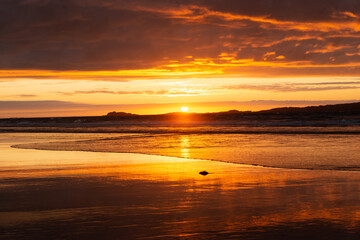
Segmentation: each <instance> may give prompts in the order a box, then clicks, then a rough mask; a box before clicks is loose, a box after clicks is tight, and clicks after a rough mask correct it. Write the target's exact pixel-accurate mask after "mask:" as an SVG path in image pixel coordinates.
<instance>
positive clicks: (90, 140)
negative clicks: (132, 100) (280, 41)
mask: <svg viewBox="0 0 360 240" xmlns="http://www.w3.org/2000/svg"><path fill="white" fill-rule="evenodd" d="M359 129H360V128H359V127H358V126H350V127H335V126H333V127H261V126H260V127H246V126H227V125H225V126H224V125H211V126H199V125H196V126H142V125H140V126H127V127H126V126H106V127H98V128H88V127H85V128H81V127H76V128H65V129H64V128H56V129H55V128H51V129H44V128H40V130H41V131H44V132H46V131H47V132H49V133H48V134H50V133H52V134H54V135H55V136H57V135H58V136H61V132H63V133H64V132H66V133H68V134H70V135H68V136H70V137H68V139H64V140H65V141H62V140H61V139H58V140H57V141H56V142H52V141H50V140H49V141H41V142H40V143H38V142H37V141H36V139H34V141H33V143H25V144H16V145H14V147H17V148H28V149H31V148H34V149H43V150H66V151H95V152H119V153H122V152H126V153H143V154H152V155H161V156H172V157H181V158H191V159H205V160H215V161H222V162H230V163H240V164H251V165H260V166H266V167H275V168H290V169H317V170H346V171H359V170H360V154H359V153H360V147H359V146H360V131H359ZM17 130H19V129H17ZM26 130H27V131H28V132H31V131H39V128H27V129H26ZM56 131H58V132H59V133H55V132H56ZM78 138H80V139H78Z"/></svg>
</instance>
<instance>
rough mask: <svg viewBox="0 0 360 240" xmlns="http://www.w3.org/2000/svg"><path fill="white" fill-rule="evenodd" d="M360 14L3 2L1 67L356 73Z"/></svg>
mask: <svg viewBox="0 0 360 240" xmlns="http://www.w3.org/2000/svg"><path fill="white" fill-rule="evenodd" d="M359 14H360V2H359V1H357V0H356V1H355V0H343V1H338V0H326V1H325V0H318V1H310V0H292V1H288V0H287V1H286V0H243V1H234V0H222V1H218V0H179V1H175V0H165V1H164V0H161V1H160V0H154V1H148V0H108V1H103V0H101V1H100V0H88V1H82V0H61V1H60V0H2V1H1V7H0V69H4V70H6V69H19V70H26V69H42V70H81V71H94V70H138V69H150V68H156V69H165V70H169V69H170V70H172V71H173V70H174V69H173V68H169V67H167V66H168V65H169V64H170V63H171V60H177V63H179V64H187V63H189V62H190V59H189V58H187V56H193V58H192V59H199V58H206V59H211V60H212V62H213V63H215V65H216V66H215V67H219V68H224V69H225V70H224V71H225V73H226V72H228V71H230V72H231V71H233V72H236V73H242V72H243V71H244V70H245V69H244V68H243V66H242V65H241V64H238V63H234V62H235V61H237V60H244V59H247V60H249V61H255V62H259V63H262V64H263V65H266V64H267V63H273V64H276V63H290V64H292V65H294V64H295V65H296V64H299V63H302V64H311V65H331V66H330V68H331V67H332V66H333V67H337V66H340V65H351V66H352V67H353V65H357V64H360V51H359V47H358V46H359V44H360V41H359V40H360V37H359V31H358V27H356V26H358V23H359V19H360V17H359ZM223 53H225V54H228V55H231V56H233V59H231V60H224V59H222V58H221V57H220V55H221V54H223ZM229 64H230V65H231V66H233V67H232V68H231V69H230V70H228V69H227V66H228V65H229ZM236 64H238V65H236ZM234 65H236V66H234ZM260 65H261V64H260ZM211 66H213V65H211ZM279 67H281V66H279ZM341 67H347V66H341ZM355 67H356V66H355ZM255 69H257V68H256V67H255ZM293 71H296V70H293ZM312 71H313V70H312V69H306V68H303V71H302V72H301V74H300V75H313V73H312ZM245 72H246V71H245ZM258 72H259V71H258V70H255V71H252V72H251V73H249V75H251V74H254V75H256V74H257V73H258ZM272 72H273V73H272V74H273V76H275V75H277V74H280V73H278V72H279V71H278V72H277V71H272ZM318 74H319V75H321V72H319V73H318ZM347 74H350V73H347ZM354 74H357V73H354ZM354 74H353V75H354ZM350 75H351V74H350ZM29 76H31V75H29ZM2 77H3V78H8V76H5V75H4V76H2ZM45 77H46V76H45ZM45 77H44V78H45ZM13 78H16V76H15V77H13ZM35 78H41V76H40V77H36V76H35ZM53 78H56V77H54V76H53ZM94 79H100V78H99V77H94ZM113 79H114V80H116V79H117V78H116V77H114V78H113Z"/></svg>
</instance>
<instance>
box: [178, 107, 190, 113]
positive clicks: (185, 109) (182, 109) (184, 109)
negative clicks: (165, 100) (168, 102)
mask: <svg viewBox="0 0 360 240" xmlns="http://www.w3.org/2000/svg"><path fill="white" fill-rule="evenodd" d="M180 109H181V111H182V112H187V111H189V108H188V107H181V108H180Z"/></svg>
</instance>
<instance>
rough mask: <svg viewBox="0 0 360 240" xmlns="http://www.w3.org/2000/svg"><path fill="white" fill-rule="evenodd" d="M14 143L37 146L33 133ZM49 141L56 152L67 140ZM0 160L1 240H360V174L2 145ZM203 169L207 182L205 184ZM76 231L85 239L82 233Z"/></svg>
mask: <svg viewBox="0 0 360 240" xmlns="http://www.w3.org/2000/svg"><path fill="white" fill-rule="evenodd" d="M9 135H10V136H14V137H16V139H20V136H21V137H22V138H24V136H25V137H26V136H28V137H27V138H28V139H33V138H34V136H33V134H32V133H29V134H23V133H15V134H9ZM60 135H61V134H60ZM72 135H73V134H68V135H67V134H62V136H72ZM39 136H43V137H42V139H45V138H46V139H48V138H49V135H46V134H38V135H37V138H39ZM57 136H58V135H57ZM93 136H96V135H93ZM14 137H13V138H14ZM51 140H52V141H54V142H53V144H54V143H55V142H56V141H60V140H63V138H59V139H54V138H53V139H51ZM169 140H170V139H168V140H167V143H169ZM179 140H180V145H181V149H184V150H185V149H186V150H188V149H195V150H196V151H198V150H199V148H197V147H198V146H199V143H197V145H192V144H194V143H192V139H191V137H190V136H183V135H181V136H180V137H179ZM22 141H23V140H22ZM152 141H154V140H152ZM204 141H205V140H204ZM206 142H208V139H206ZM11 144H14V143H13V142H12V143H11ZM56 144H59V142H57V143H56ZM106 144H107V146H109V143H108V142H107V143H106ZM112 144H115V145H118V144H117V143H116V142H115V143H114V142H113V143H112ZM142 144H144V143H143V142H142ZM157 144H158V143H157ZM8 145H10V143H9V144H8ZM69 145H70V144H69V142H67V146H69ZM72 145H74V144H72ZM98 145H99V142H97V144H94V145H92V146H93V147H94V146H98ZM33 146H34V145H33ZM57 146H59V145H57ZM127 146H129V145H127ZM152 148H153V147H152ZM171 149H172V148H171ZM183 153H186V152H183ZM0 154H1V156H5V155H6V156H7V157H6V159H7V161H6V162H2V161H0V167H2V171H0V199H1V200H2V201H1V200H0V206H1V207H2V209H9V210H7V211H6V210H5V211H4V210H3V211H2V212H1V214H2V215H1V216H2V217H0V228H1V229H2V230H3V229H5V231H2V232H1V231H0V239H23V236H25V234H26V236H29V238H32V239H40V238H44V239H46V237H47V236H48V235H49V234H53V235H54V234H56V235H57V236H59V238H62V239H74V238H76V239H92V238H94V237H93V236H96V237H97V236H99V239H100V238H102V239H113V238H114V236H123V235H126V237H127V239H139V238H152V239H157V238H159V236H166V237H168V238H169V239H177V238H179V236H181V235H185V234H187V235H188V236H196V239H221V238H222V236H225V237H223V238H227V239H239V236H245V237H244V239H278V236H281V237H283V239H300V238H298V237H297V236H303V238H301V239H316V238H314V237H313V235H314V234H315V235H316V236H326V239H342V238H341V237H339V234H340V235H345V236H347V239H357V235H356V234H358V232H357V231H353V232H352V230H353V229H355V227H354V226H359V224H360V221H359V218H358V201H359V197H358V196H360V195H359V190H358V186H359V184H360V180H359V179H360V178H359V172H355V171H354V172H343V171H316V170H313V171H309V170H293V169H279V168H265V167H259V166H250V165H242V164H231V163H224V162H217V161H204V160H194V159H183V158H173V157H164V156H155V155H143V154H131V153H108V152H103V153H102V152H80V151H72V152H65V151H56V152H55V151H38V150H24V149H22V150H20V149H14V148H13V149H10V148H9V147H6V148H5V147H3V148H1V145H0ZM218 154H219V153H218ZM34 159H36V161H37V162H34ZM4 164H6V165H4ZM4 167H6V168H7V169H8V171H4V170H3V169H4ZM34 168H35V169H34ZM203 170H206V171H207V172H209V173H210V174H209V175H207V176H206V177H204V176H201V175H200V174H199V172H200V171H203ZM319 183H320V184H319ZM349 191H350V192H351V193H350V192H349ZM314 193H316V194H314ZM24 196H26V205H25V207H26V208H25V207H24V203H23V202H24V201H23V199H24ZM284 206H285V207H284ZM24 209H25V210H24ZM29 213H31V214H29ZM54 213H56V214H54ZM49 220H50V221H49ZM284 223H288V224H284ZM80 224H81V225H80ZM94 224H96V227H94ZM79 226H81V228H82V229H86V230H87V231H78V230H77V229H78V227H79ZM64 229H70V230H72V231H64ZM109 229H110V230H111V231H109ZM314 229H315V230H314ZM41 230H43V231H41ZM3 232H5V233H6V232H11V234H12V235H11V237H9V236H10V235H6V234H3ZM329 232H330V233H333V232H335V233H336V234H335V237H334V238H332V237H331V236H330V235H329ZM100 236H101V237H100ZM103 236H105V237H103ZM219 236H220V237H219ZM194 238H195V237H194ZM317 239H318V238H317Z"/></svg>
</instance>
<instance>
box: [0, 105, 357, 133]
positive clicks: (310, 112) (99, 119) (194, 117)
mask: <svg viewBox="0 0 360 240" xmlns="http://www.w3.org/2000/svg"><path fill="white" fill-rule="evenodd" d="M190 123H210V124H211V123H215V124H216V123H227V124H245V125H250V124H256V125H276V126H279V125H285V126H288V125H289V126H302V125H306V126H309V125H317V126H319V125H360V102H359V103H348V104H336V105H322V106H310V107H283V108H274V109H270V110H262V111H256V112H252V111H238V110H230V111H226V112H216V113H180V112H174V113H167V114H157V115H138V114H132V113H126V112H115V111H113V112H109V113H108V114H107V115H105V116H93V117H53V118H8V119H0V127H1V126H2V127H8V126H14V127H19V126H20V127H22V126H34V125H41V126H47V125H48V126H54V125H61V124H62V125H71V126H77V125H80V126H81V125H89V124H98V125H100V124H105V125H106V124H108V125H110V124H190Z"/></svg>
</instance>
